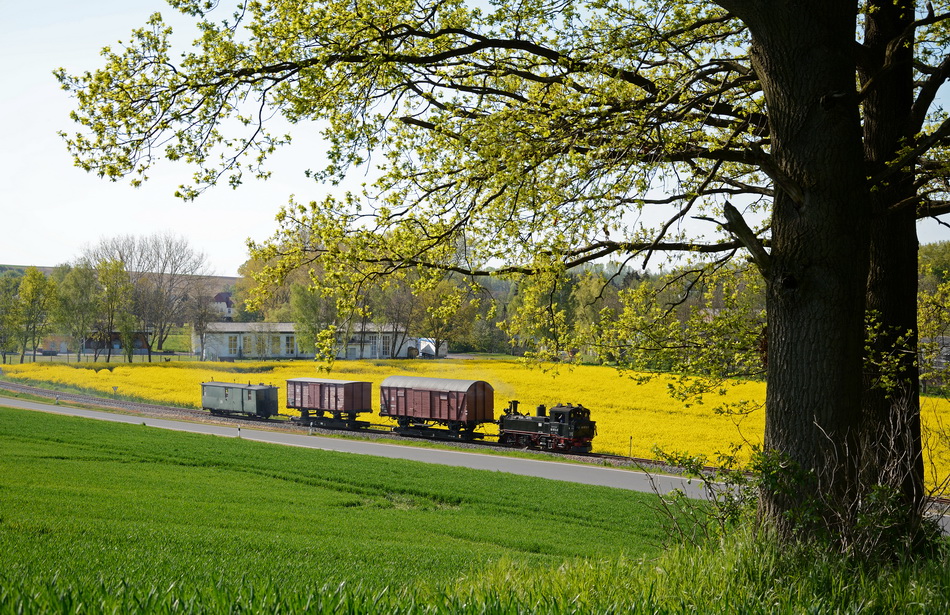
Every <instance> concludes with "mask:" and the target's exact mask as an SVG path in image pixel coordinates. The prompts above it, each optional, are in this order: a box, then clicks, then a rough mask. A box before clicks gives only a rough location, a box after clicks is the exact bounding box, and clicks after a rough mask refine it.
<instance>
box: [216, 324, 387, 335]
mask: <svg viewBox="0 0 950 615" xmlns="http://www.w3.org/2000/svg"><path fill="white" fill-rule="evenodd" d="M296 331H297V327H296V325H295V324H294V323H292V322H211V323H208V327H207V329H206V332H207V333H250V334H255V333H269V334H272V335H276V334H278V333H296ZM353 331H354V332H359V331H360V329H358V328H356V327H354V329H353ZM363 331H366V332H369V333H391V332H392V331H393V327H391V326H389V325H377V324H375V323H372V322H370V323H366V328H365V329H363ZM342 332H344V331H341V333H342Z"/></svg>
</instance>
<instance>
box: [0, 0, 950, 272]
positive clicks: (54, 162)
mask: <svg viewBox="0 0 950 615" xmlns="http://www.w3.org/2000/svg"><path fill="white" fill-rule="evenodd" d="M225 4H227V2H225ZM154 11H161V12H162V13H163V15H165V16H166V19H168V20H170V21H171V22H172V23H173V24H174V23H175V19H173V17H172V16H174V15H176V13H175V11H174V10H173V9H171V8H170V7H168V6H167V5H166V4H165V3H164V2H163V1H162V0H86V1H78V2H77V1H76V0H50V1H45V2H43V1H34V2H24V1H23V0H0V58H2V59H3V66H4V74H3V81H2V88H0V118H2V126H3V133H2V134H3V147H2V148H0V220H2V222H3V227H2V228H3V231H2V235H0V264H14V265H33V264H35V265H44V266H53V265H57V264H59V263H63V262H67V261H70V260H73V259H74V258H75V257H76V256H78V255H79V254H80V252H81V251H82V248H83V247H84V246H85V245H88V244H91V243H95V242H96V241H98V239H99V238H101V237H104V236H109V235H115V234H136V235H140V234H149V233H152V232H156V231H171V232H173V233H176V234H178V235H182V236H185V237H186V238H188V239H189V241H190V243H191V245H192V246H193V247H194V248H195V249H196V250H200V251H203V252H205V253H206V254H207V255H208V260H209V262H210V264H211V266H212V268H213V270H214V272H215V273H217V274H218V275H236V274H237V268H238V266H239V265H240V264H241V263H243V262H244V261H245V260H246V258H247V252H246V248H245V246H244V241H245V239H246V238H248V237H250V238H253V239H255V240H263V239H265V238H267V237H268V236H270V235H271V234H273V232H274V230H275V229H276V223H275V222H274V216H275V215H276V213H277V211H278V209H279V208H280V206H282V205H283V204H285V203H286V202H287V199H288V197H289V196H290V195H291V194H295V195H296V196H297V197H298V198H299V199H300V200H313V199H320V198H321V197H322V196H323V195H324V192H323V189H322V188H321V187H319V186H315V185H314V184H312V183H311V182H309V181H308V180H306V179H305V178H304V177H303V170H304V169H306V168H317V167H318V166H319V165H318V164H314V160H315V159H319V157H320V144H319V142H318V141H316V140H315V139H314V138H313V137H312V136H311V135H308V134H306V132H305V131H306V130H307V127H305V126H301V127H300V129H299V130H298V131H295V138H296V139H297V140H298V143H297V145H296V146H295V147H292V148H291V149H288V150H286V151H285V152H283V153H281V154H280V155H278V156H277V157H276V158H275V159H274V160H273V164H272V165H271V168H272V170H273V171H274V177H273V178H272V179H271V180H270V181H268V182H264V183H262V182H253V181H250V182H248V183H247V184H246V185H245V186H243V187H242V188H241V189H239V190H237V191H232V190H231V189H230V188H226V187H219V188H216V189H213V190H212V191H210V192H209V193H206V194H205V195H203V196H202V197H200V198H199V199H198V200H197V201H195V202H193V203H184V202H182V201H180V200H179V199H176V198H174V197H173V196H172V194H173V193H174V190H175V187H176V186H178V185H179V184H180V183H182V182H185V181H187V180H188V177H189V175H190V173H189V170H188V169H187V168H186V167H185V166H183V165H174V164H168V163H165V164H162V165H160V166H159V167H158V168H157V169H156V170H155V171H154V172H153V173H152V174H151V175H152V178H153V179H152V180H151V181H149V182H148V183H146V184H145V186H143V187H142V188H138V189H134V188H131V187H129V186H128V185H127V184H125V183H111V182H107V181H103V180H100V179H98V178H97V177H96V176H94V175H89V174H87V173H85V172H83V171H81V170H79V169H77V168H75V167H74V166H73V164H72V161H71V159H70V157H69V156H68V155H67V153H66V148H65V146H64V145H63V142H62V140H61V139H60V138H59V137H58V136H57V134H56V133H57V131H60V130H65V131H70V130H72V129H73V125H72V122H71V121H70V120H69V110H70V108H71V100H70V98H69V97H68V95H67V94H66V93H65V92H63V91H62V90H60V89H59V85H58V84H57V82H56V80H55V79H54V78H53V76H52V70H53V69H55V68H57V67H60V66H62V67H65V68H66V69H67V70H69V71H70V72H73V73H76V72H81V71H84V70H92V69H94V68H97V67H98V66H99V64H100V60H99V56H98V53H99V50H100V49H101V48H102V47H103V46H105V45H111V44H114V43H115V42H116V41H117V40H119V39H124V38H127V36H128V34H129V32H130V31H131V30H132V29H133V28H136V27H140V26H142V25H144V23H145V21H146V19H147V18H148V16H149V15H150V14H151V13H152V12H154ZM189 40H190V37H189ZM308 137H309V138H310V139H309V142H308ZM301 142H302V143H301ZM361 180H362V178H358V181H357V182H355V183H356V184H358V183H359V181H361ZM920 235H921V240H922V241H924V242H929V241H937V240H946V239H950V231H948V230H947V229H946V228H941V227H939V226H937V225H936V224H933V223H926V224H924V225H922V226H921V227H920Z"/></svg>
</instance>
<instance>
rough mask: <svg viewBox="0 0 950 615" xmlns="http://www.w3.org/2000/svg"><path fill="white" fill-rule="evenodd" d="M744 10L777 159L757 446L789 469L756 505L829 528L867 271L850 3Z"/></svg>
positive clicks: (842, 497)
mask: <svg viewBox="0 0 950 615" xmlns="http://www.w3.org/2000/svg"><path fill="white" fill-rule="evenodd" d="M749 7H754V10H750V11H749V13H748V14H746V15H744V16H743V19H744V20H745V21H746V23H747V24H749V26H750V30H751V32H752V35H753V50H752V55H753V62H754V65H755V67H756V70H757V72H758V74H759V77H760V79H761V80H762V84H763V89H764V92H765V99H766V104H767V106H768V109H769V116H770V118H771V124H770V127H771V136H772V148H771V153H772V156H773V159H774V163H775V165H776V169H777V171H776V176H777V181H776V196H775V203H774V210H773V216H772V252H771V265H770V270H769V273H768V281H767V283H768V285H767V288H768V290H767V306H768V331H769V346H768V365H769V386H768V393H767V399H766V426H765V448H766V450H767V451H771V452H774V453H777V455H778V458H779V459H780V460H781V462H782V463H783V464H784V465H783V468H786V469H783V470H782V471H781V474H782V476H780V477H779V478H786V479H787V480H783V481H780V482H779V483H775V484H773V485H772V486H771V488H768V489H766V490H765V491H764V492H763V494H762V499H761V507H760V508H761V512H762V514H763V516H764V518H765V519H766V520H767V521H770V522H771V523H772V524H773V525H774V526H775V527H776V528H777V529H778V530H779V532H780V533H782V534H785V535H786V536H788V535H791V534H792V533H795V532H796V531H798V530H800V529H802V525H801V524H802V522H803V521H805V520H806V517H808V518H809V519H811V520H814V521H817V523H815V524H813V525H812V526H811V527H812V529H814V530H815V531H824V530H831V533H833V534H835V533H838V530H837V529H836V526H837V525H838V524H840V523H842V519H841V517H840V515H839V511H841V510H843V509H844V510H847V509H850V508H853V505H854V503H855V502H856V501H857V500H858V497H859V495H858V493H857V492H856V489H855V486H856V480H855V478H856V475H857V459H858V452H859V451H858V447H859V437H858V431H859V426H860V419H861V398H862V391H863V381H862V354H863V346H864V344H863V342H864V311H865V290H866V282H867V272H868V226H867V220H868V201H867V196H868V194H867V188H866V180H865V176H864V166H863V151H862V143H861V128H860V119H859V115H858V105H857V101H856V97H855V94H854V92H855V85H854V78H855V63H854V58H853V49H852V45H853V38H854V37H853V34H854V30H855V27H856V24H855V6H854V5H853V3H849V2H832V3H830V2H827V1H824V0H811V1H806V2H796V3H785V2H759V3H751V2H750V3H746V8H747V9H749ZM849 41H852V42H851V43H850V44H849ZM788 468H791V469H793V470H788ZM816 494H820V495H819V497H820V500H816ZM798 512H801V513H803V514H802V515H798V516H797V515H796V514H795V513H798ZM805 527H806V529H807V525H806V526H805Z"/></svg>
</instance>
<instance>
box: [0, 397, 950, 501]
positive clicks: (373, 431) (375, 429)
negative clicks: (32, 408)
mask: <svg viewBox="0 0 950 615" xmlns="http://www.w3.org/2000/svg"><path fill="white" fill-rule="evenodd" d="M0 389H4V390H6V391H10V392H12V393H17V394H23V395H34V396H37V397H45V398H48V399H53V400H55V401H56V402H57V403H58V402H68V403H72V404H81V405H86V406H92V407H96V408H109V409H116V410H121V411H125V412H131V413H133V414H141V415H143V416H151V417H157V418H167V419H171V420H187V421H203V422H218V423H225V424H230V425H233V424H239V425H246V424H248V423H254V424H255V425H267V426H271V427H274V428H277V429H287V430H293V431H299V432H307V433H312V434H321V435H333V434H340V433H341V432H342V433H346V434H347V435H353V436H357V437H360V438H366V439H379V438H393V437H395V436H396V435H397V434H395V433H394V432H393V431H392V428H391V426H389V425H382V424H373V423H370V424H369V426H368V428H364V429H360V430H346V429H327V428H321V427H310V426H307V425H299V424H296V423H293V422H291V421H290V420H289V418H290V417H287V416H283V417H282V418H279V419H276V420H273V419H257V418H252V417H227V416H220V415H212V414H211V413H209V412H207V411H205V410H198V409H195V408H180V407H177V406H162V405H158V404H146V403H142V402H134V401H129V400H123V399H110V398H108V397H96V396H92V395H84V394H79V393H65V392H61V391H55V390H51V389H44V388H40V387H35V386H30V385H24V384H19V383H15V382H7V381H3V380H0ZM404 436H405V434H404ZM408 437H413V436H408ZM486 437H487V440H486V441H481V440H474V441H467V442H465V441H459V440H451V439H437V438H432V437H426V436H421V435H419V436H415V437H414V439H428V440H432V441H435V442H438V443H439V444H444V445H450V446H453V447H457V448H470V449H485V448H494V449H504V450H513V449H512V447H509V446H504V445H500V444H498V443H497V442H493V441H491V439H492V436H486ZM531 452H532V453H537V454H541V455H546V456H550V457H552V458H554V459H565V458H567V459H571V460H574V461H581V462H587V463H596V464H599V465H610V466H615V467H631V468H638V469H645V470H647V471H649V472H656V473H669V474H682V473H683V471H682V469H681V468H675V467H671V466H668V465H666V464H663V463H661V462H659V461H657V460H655V459H646V458H640V457H624V456H620V455H608V454H603V453H555V452H549V451H542V450H534V449H532V450H531ZM704 470H705V471H707V472H709V473H710V474H713V473H715V472H716V470H717V468H714V467H707V468H704ZM930 502H931V508H932V509H933V510H934V511H937V512H938V513H939V514H941V515H945V514H947V511H950V497H931V498H930Z"/></svg>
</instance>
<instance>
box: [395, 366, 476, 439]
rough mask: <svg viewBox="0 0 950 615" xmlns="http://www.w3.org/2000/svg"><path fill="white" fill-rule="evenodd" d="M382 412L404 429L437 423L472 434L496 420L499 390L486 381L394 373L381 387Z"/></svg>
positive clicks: (455, 430) (452, 429)
mask: <svg viewBox="0 0 950 615" xmlns="http://www.w3.org/2000/svg"><path fill="white" fill-rule="evenodd" d="M379 414H380V416H390V417H393V418H395V419H396V422H397V423H398V424H399V426H400V427H403V428H405V427H410V426H420V425H425V424H426V423H437V424H442V425H446V426H448V428H449V430H450V431H453V432H457V431H460V430H463V431H465V432H468V433H471V432H472V431H473V430H474V429H475V427H476V426H477V425H478V424H480V423H488V422H493V421H494V420H495V390H494V389H493V388H492V386H491V385H490V384H488V383H487V382H485V381H483V380H453V379H448V378H422V377H418V376H390V377H389V378H386V379H385V380H383V383H382V385H381V386H380V410H379Z"/></svg>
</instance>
